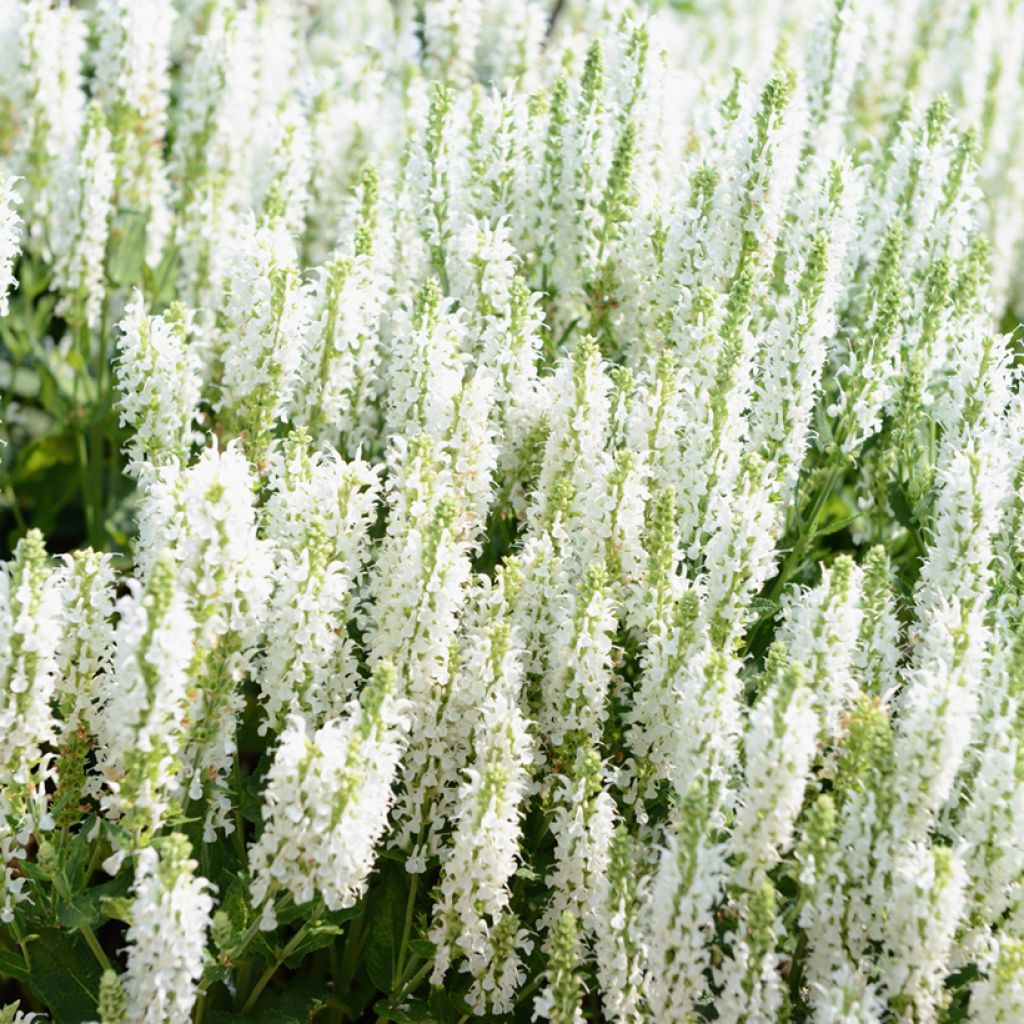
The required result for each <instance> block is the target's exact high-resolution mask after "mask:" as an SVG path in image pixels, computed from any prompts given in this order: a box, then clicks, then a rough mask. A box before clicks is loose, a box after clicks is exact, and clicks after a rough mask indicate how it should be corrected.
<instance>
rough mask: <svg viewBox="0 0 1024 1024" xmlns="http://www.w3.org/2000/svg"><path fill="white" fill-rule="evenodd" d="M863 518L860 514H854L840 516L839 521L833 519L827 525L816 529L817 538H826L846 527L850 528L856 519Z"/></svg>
mask: <svg viewBox="0 0 1024 1024" xmlns="http://www.w3.org/2000/svg"><path fill="white" fill-rule="evenodd" d="M862 516H863V513H862V512H855V513H853V515H849V516H841V517H840V518H839V519H833V520H832V521H831V522H829V523H825V525H824V526H820V527H819V528H818V531H817V533H818V536H819V537H828V536H830V535H831V534H833V533H838V532H839V531H840V530H845V529H846V528H847V527H848V526H852V525H853V524H854V523H855V522H857V520H858V519H860V518H861V517H862Z"/></svg>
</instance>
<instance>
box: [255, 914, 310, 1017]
mask: <svg viewBox="0 0 1024 1024" xmlns="http://www.w3.org/2000/svg"><path fill="white" fill-rule="evenodd" d="M317 916H318V915H314V919H315V918H316V917H317ZM312 924H313V919H311V920H309V921H306V923H305V924H303V926H302V927H301V928H300V929H299V930H298V931H297V932H296V933H295V934H294V935H293V936H292V937H291V940H290V941H289V943H288V945H287V946H285V947H284V949H282V950H281V952H280V953H278V954H277V957H276V959H275V960H274V963H272V964H271V965H270V966H269V967H268V968H267V969H266V970H265V971H264V972H263V974H261V975H260V979H259V981H257V982H256V985H255V987H254V988H253V990H252V991H251V992H250V993H249V998H248V999H246V1001H245V1005H244V1006H243V1007H242V1014H243V1015H245V1014H247V1013H248V1012H249V1011H250V1010H251V1009H252V1008H253V1007H254V1006H255V1005H256V1000H257V999H259V997H260V994H261V993H262V992H263V990H264V989H265V988H266V987H267V985H269V984H270V981H271V979H272V978H273V977H274V975H275V974H277V971H278V968H279V967H280V966H281V964H283V963H284V962H285V960H287V959H288V957H290V956H291V955H292V953H294V952H295V950H297V949H298V948H299V945H300V944H301V942H302V940H303V939H304V938H305V937H306V933H307V932H308V931H309V929H310V926H311V925H312Z"/></svg>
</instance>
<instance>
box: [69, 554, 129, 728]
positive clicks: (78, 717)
mask: <svg viewBox="0 0 1024 1024" xmlns="http://www.w3.org/2000/svg"><path fill="white" fill-rule="evenodd" d="M116 588H117V578H116V575H115V573H114V567H113V564H112V559H111V556H110V555H108V554H105V553H103V552H97V551H92V550H91V549H88V548H87V549H85V550H84V551H76V552H75V553H74V554H71V555H65V556H64V565H63V567H62V568H61V570H60V589H61V600H62V605H63V608H62V612H61V624H62V628H63V632H62V634H61V637H60V642H59V643H58V646H57V706H58V708H59V710H60V715H61V725H60V728H61V732H62V733H64V734H65V735H67V734H68V733H70V732H71V731H73V730H75V729H85V730H86V731H87V732H88V733H89V734H90V735H96V734H97V733H98V732H99V731H100V729H101V728H102V725H101V718H102V715H103V707H102V705H103V701H104V700H105V699H106V698H107V696H108V694H109V687H110V671H111V667H112V666H111V659H112V654H113V646H112V641H113V628H112V625H111V623H112V621H113V618H114V603H115V593H116Z"/></svg>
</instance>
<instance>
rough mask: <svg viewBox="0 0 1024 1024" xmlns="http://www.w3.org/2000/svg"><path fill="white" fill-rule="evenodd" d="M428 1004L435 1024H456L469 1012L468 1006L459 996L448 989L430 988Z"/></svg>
mask: <svg viewBox="0 0 1024 1024" xmlns="http://www.w3.org/2000/svg"><path fill="white" fill-rule="evenodd" d="M429 1002H430V1011H431V1013H433V1015H434V1019H435V1020H436V1021H437V1024H458V1022H459V1021H460V1020H462V1018H463V1017H464V1016H465V1015H466V1014H467V1013H469V1012H470V1008H469V1005H468V1004H467V1003H466V1002H465V1001H464V1000H463V999H462V998H461V997H460V996H459V994H458V993H457V992H454V991H452V990H451V989H448V988H432V989H431V990H430V1001H429Z"/></svg>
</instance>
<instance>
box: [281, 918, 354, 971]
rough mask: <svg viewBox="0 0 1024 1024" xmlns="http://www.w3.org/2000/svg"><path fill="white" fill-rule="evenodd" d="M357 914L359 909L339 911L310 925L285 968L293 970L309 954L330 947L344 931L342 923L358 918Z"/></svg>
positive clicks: (286, 961) (286, 962)
mask: <svg viewBox="0 0 1024 1024" xmlns="http://www.w3.org/2000/svg"><path fill="white" fill-rule="evenodd" d="M359 913H360V909H359V907H351V908H349V910H340V911H338V912H337V914H332V915H331V917H330V919H329V920H325V921H318V922H317V923H316V924H315V925H312V926H311V927H310V928H309V930H308V931H307V932H306V936H305V938H304V939H303V940H302V941H301V942H300V943H299V944H298V946H297V947H296V948H295V952H294V953H293V954H292V955H291V956H290V957H288V959H287V960H285V966H287V967H289V968H291V969H292V970H294V969H295V968H296V967H298V966H299V964H301V963H302V961H303V960H304V959H305V958H306V957H307V956H308V955H309V954H310V953H313V952H315V951H316V950H318V949H323V948H324V947H325V946H329V945H331V943H332V942H334V940H335V939H336V938H337V937H338V936H339V935H341V934H342V932H344V931H345V924H344V922H345V921H347V920H348V919H350V918H353V917H358V916H359Z"/></svg>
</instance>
